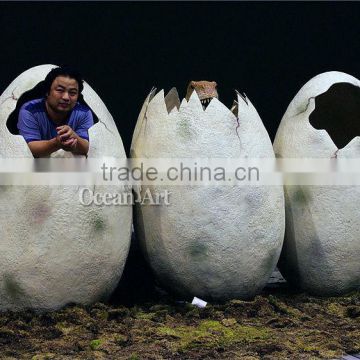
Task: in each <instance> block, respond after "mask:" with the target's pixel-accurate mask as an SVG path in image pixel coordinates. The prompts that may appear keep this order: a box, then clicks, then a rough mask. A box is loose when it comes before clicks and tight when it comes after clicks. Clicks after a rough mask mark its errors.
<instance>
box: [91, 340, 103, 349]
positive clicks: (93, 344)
mask: <svg viewBox="0 0 360 360" xmlns="http://www.w3.org/2000/svg"><path fill="white" fill-rule="evenodd" d="M101 343H102V341H101V340H100V339H95V340H92V341H90V348H91V350H96V349H98V348H99V347H100V346H101Z"/></svg>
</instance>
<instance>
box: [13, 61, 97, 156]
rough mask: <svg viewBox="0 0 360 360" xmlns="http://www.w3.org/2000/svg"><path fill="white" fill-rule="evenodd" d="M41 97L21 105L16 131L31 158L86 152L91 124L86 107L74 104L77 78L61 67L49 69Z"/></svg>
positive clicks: (79, 84) (78, 90)
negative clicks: (57, 152) (58, 153)
mask: <svg viewBox="0 0 360 360" xmlns="http://www.w3.org/2000/svg"><path fill="white" fill-rule="evenodd" d="M44 88H45V89H44V90H45V96H44V97H43V98H41V99H35V100H31V101H28V102H26V103H25V104H23V105H22V107H21V108H20V112H19V118H18V123H17V127H18V129H19V134H20V135H22V136H23V137H24V139H25V140H26V142H27V144H28V146H29V148H30V150H31V152H32V154H33V155H34V157H45V156H49V155H50V154H52V153H53V152H55V151H57V150H59V149H63V150H65V151H70V152H72V153H73V154H76V155H86V154H87V153H88V150H89V135H88V129H89V128H90V127H91V126H92V125H93V124H94V120H93V116H92V112H91V110H90V108H89V107H87V106H86V105H84V104H80V103H79V102H78V98H79V95H80V94H81V91H82V90H83V80H82V77H81V75H80V74H79V73H78V72H77V71H76V70H74V69H72V68H70V67H68V66H64V67H57V68H54V69H52V70H51V71H50V72H49V73H48V74H47V76H46V78H45V80H44Z"/></svg>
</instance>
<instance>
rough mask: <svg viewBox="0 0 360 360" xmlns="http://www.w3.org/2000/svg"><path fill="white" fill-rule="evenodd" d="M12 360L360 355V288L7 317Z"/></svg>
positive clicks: (2, 329) (5, 344)
mask: <svg viewBox="0 0 360 360" xmlns="http://www.w3.org/2000/svg"><path fill="white" fill-rule="evenodd" d="M0 347H1V352H0V358H2V359H5V358H8V359H34V360H42V359H132V360H136V359H213V358H214V359H245V360H246V359H321V358H323V359H333V358H339V357H340V356H341V355H342V354H344V353H360V293H359V292H356V293H353V294H350V295H348V296H344V297H332V298H318V297H311V296H308V295H306V294H303V293H295V292H293V291H291V290H289V289H288V288H287V287H286V286H284V287H282V288H278V289H268V290H265V291H264V293H263V294H261V295H259V296H257V297H256V298H255V299H253V300H252V301H241V300H236V299H234V300H232V301H228V302H227V303H225V304H209V305H208V306H207V307H206V308H204V309H199V308H196V307H194V306H192V305H190V304H189V303H179V302H176V301H175V300H173V299H171V298H168V297H165V298H164V299H163V300H161V301H158V300H157V301H156V302H155V303H154V302H153V303H139V304H136V305H131V306H124V305H114V304H112V305H111V304H103V303H97V304H95V305H93V306H89V307H86V306H75V305H69V306H67V307H66V308H64V309H62V310H59V311H55V312H47V313H43V314H35V313H33V312H31V311H24V312H20V313H12V312H6V313H3V314H0Z"/></svg>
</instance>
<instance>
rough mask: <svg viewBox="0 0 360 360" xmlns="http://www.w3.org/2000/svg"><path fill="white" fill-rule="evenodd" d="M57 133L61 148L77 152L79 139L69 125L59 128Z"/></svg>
mask: <svg viewBox="0 0 360 360" xmlns="http://www.w3.org/2000/svg"><path fill="white" fill-rule="evenodd" d="M56 131H57V136H56V139H57V140H58V142H59V146H60V147H61V148H62V149H63V150H65V151H72V152H73V151H76V145H77V142H78V137H79V136H78V135H77V134H76V132H75V131H74V130H73V129H72V128H71V127H70V126H69V125H62V126H58V127H57V128H56Z"/></svg>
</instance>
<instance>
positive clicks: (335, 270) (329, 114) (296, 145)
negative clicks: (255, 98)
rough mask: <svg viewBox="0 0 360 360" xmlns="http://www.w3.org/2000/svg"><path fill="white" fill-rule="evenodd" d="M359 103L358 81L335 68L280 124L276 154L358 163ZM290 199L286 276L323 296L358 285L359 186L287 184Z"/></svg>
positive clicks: (303, 92)
mask: <svg viewBox="0 0 360 360" xmlns="http://www.w3.org/2000/svg"><path fill="white" fill-rule="evenodd" d="M359 105H360V81H359V80H358V79H356V78H354V77H352V76H350V75H348V74H345V73H342V72H336V71H332V72H326V73H323V74H320V75H318V76H316V77H314V78H312V79H311V80H310V81H309V82H307V83H306V84H305V85H304V86H303V87H302V88H301V89H300V91H299V92H298V93H297V95H296V96H295V97H294V99H293V100H292V101H291V103H290V105H289V107H288V109H287V110H286V112H285V114H284V116H283V118H282V120H281V123H280V127H279V129H278V131H277V134H276V138H275V142H274V150H275V153H276V154H277V156H279V157H281V158H295V159H304V158H313V159H329V160H330V159H333V160H334V161H341V160H344V159H356V158H359V157H360V137H359V135H360V126H359V118H360V107H359ZM335 159H338V160H335ZM331 176H334V173H332V174H331V173H329V174H328V177H329V178H331ZM344 176H345V175H344ZM285 200H286V201H285V202H286V235H285V241H284V247H283V251H282V254H281V258H280V262H279V267H280V270H281V272H282V274H283V275H284V276H285V277H286V279H287V280H288V281H289V282H290V283H292V284H293V285H294V286H297V287H299V288H302V289H303V290H306V291H308V292H311V293H314V294H317V295H336V294H343V293H346V292H349V291H351V290H354V289H357V288H359V287H360V262H359V257H360V211H359V202H360V187H359V186H356V184H355V185H346V184H343V185H336V184H335V185H331V184H330V185H329V184H314V183H312V184H310V185H304V184H302V185H301V184H298V185H297V184H294V185H288V186H285Z"/></svg>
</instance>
